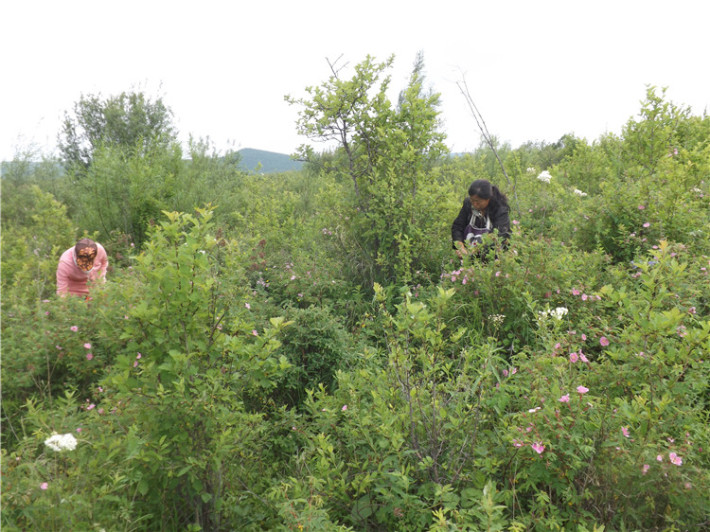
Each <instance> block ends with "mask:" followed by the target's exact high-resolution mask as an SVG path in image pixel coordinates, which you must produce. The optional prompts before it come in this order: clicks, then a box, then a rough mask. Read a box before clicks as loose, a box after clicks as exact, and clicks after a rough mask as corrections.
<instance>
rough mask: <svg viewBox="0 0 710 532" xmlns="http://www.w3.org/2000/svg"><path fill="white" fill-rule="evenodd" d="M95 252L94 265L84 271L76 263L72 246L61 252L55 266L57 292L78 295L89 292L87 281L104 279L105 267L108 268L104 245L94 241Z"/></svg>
mask: <svg viewBox="0 0 710 532" xmlns="http://www.w3.org/2000/svg"><path fill="white" fill-rule="evenodd" d="M96 246H97V248H98V249H97V253H96V258H95V259H94V267H93V268H92V269H91V270H90V271H88V272H85V271H83V270H81V269H80V268H79V266H77V264H76V256H75V255H74V253H75V251H74V246H72V247H70V248H69V249H68V250H66V251H65V252H64V253H62V256H61V258H60V259H59V265H58V266H57V294H60V295H63V294H74V295H78V296H83V295H87V294H88V293H89V285H88V282H89V281H92V282H94V281H97V280H99V279H100V280H101V281H103V282H105V281H106V269H107V268H108V256H107V255H106V250H105V249H104V247H103V246H102V245H101V244H99V243H98V242H97V243H96Z"/></svg>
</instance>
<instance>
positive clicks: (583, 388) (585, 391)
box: [577, 386, 589, 395]
mask: <svg viewBox="0 0 710 532" xmlns="http://www.w3.org/2000/svg"><path fill="white" fill-rule="evenodd" d="M588 391H589V388H586V387H584V386H577V393H581V394H583V395H584V394H585V393H587V392H588Z"/></svg>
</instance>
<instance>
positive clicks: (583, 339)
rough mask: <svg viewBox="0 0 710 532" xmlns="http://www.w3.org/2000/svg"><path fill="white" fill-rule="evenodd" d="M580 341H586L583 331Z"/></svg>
mask: <svg viewBox="0 0 710 532" xmlns="http://www.w3.org/2000/svg"><path fill="white" fill-rule="evenodd" d="M582 341H583V342H586V341H587V335H586V334H584V333H582Z"/></svg>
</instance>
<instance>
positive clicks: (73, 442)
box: [2, 93, 710, 531]
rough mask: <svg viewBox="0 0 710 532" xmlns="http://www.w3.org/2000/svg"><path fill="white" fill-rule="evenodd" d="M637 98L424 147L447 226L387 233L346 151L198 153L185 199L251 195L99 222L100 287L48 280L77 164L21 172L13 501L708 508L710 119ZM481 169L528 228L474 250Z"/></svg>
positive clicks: (15, 202)
mask: <svg viewBox="0 0 710 532" xmlns="http://www.w3.org/2000/svg"><path fill="white" fill-rule="evenodd" d="M643 105H644V107H643V109H642V113H641V115H640V117H639V118H638V119H633V120H631V121H630V122H629V123H628V124H627V127H625V128H624V132H623V134H622V135H621V136H615V135H606V136H604V137H602V138H601V139H600V140H599V141H597V142H594V143H592V144H587V143H586V142H585V141H581V140H580V139H570V138H566V139H565V140H564V142H562V140H561V141H560V142H559V143H557V144H556V145H554V146H550V145H548V146H541V147H540V148H539V150H538V149H537V148H534V147H533V148H531V147H530V146H528V147H526V148H525V149H521V150H517V151H512V150H510V148H509V147H506V146H501V147H500V154H501V155H502V156H503V160H504V164H505V165H506V168H507V169H508V173H509V174H510V175H511V178H512V180H511V183H510V184H508V183H507V182H506V181H505V179H504V177H503V176H502V175H501V173H500V168H499V167H498V165H497V161H496V160H495V158H494V157H493V155H492V154H491V153H488V152H481V151H480V150H479V152H478V153H477V154H474V155H471V156H466V157H461V158H450V159H447V160H446V161H443V162H442V164H441V165H440V166H434V167H433V168H431V169H429V170H427V171H426V172H424V173H421V174H417V175H422V176H425V177H426V178H427V179H430V180H431V181H432V183H429V184H428V186H427V188H426V190H428V191H433V193H432V194H431V195H427V196H426V197H422V198H420V199H421V200H422V202H421V203H420V205H421V206H422V207H423V208H422V211H421V213H420V214H424V216H423V217H422V218H419V221H418V223H420V222H422V223H423V225H422V226H418V228H417V231H416V232H412V233H406V232H400V233H401V234H399V235H397V234H394V233H392V234H388V235H386V236H387V238H388V242H389V244H388V245H387V246H384V247H379V248H377V249H380V250H383V251H382V253H381V254H380V256H378V257H367V256H366V254H365V251H366V250H363V249H358V247H357V246H358V245H359V244H358V242H362V241H363V240H358V238H357V237H358V236H361V235H358V231H367V230H369V227H368V226H367V223H364V224H361V225H358V224H354V223H352V218H347V217H348V216H349V214H348V209H347V206H348V201H349V200H348V198H345V197H344V195H343V194H344V190H345V188H344V187H345V184H349V177H346V178H345V179H344V180H343V176H347V171H345V170H344V169H343V167H339V166H338V165H339V164H341V163H342V162H343V161H344V160H345V159H344V158H343V157H341V154H338V153H334V154H324V156H323V157H322V159H323V162H324V164H327V165H329V167H331V168H334V172H332V173H328V174H327V175H326V174H323V173H320V172H319V171H311V170H313V169H311V170H309V173H304V174H303V175H291V176H279V178H277V179H272V178H271V176H256V175H254V176H245V175H242V174H240V173H239V172H235V169H234V167H233V165H232V163H231V162H229V161H226V160H225V161H216V160H210V158H209V157H206V156H205V155H204V154H202V155H201V156H200V157H201V159H200V160H199V161H193V164H192V165H190V166H189V168H182V167H180V168H177V169H176V174H175V175H176V176H182V177H181V178H180V179H177V180H176V181H175V186H176V187H177V188H178V189H179V190H177V191H176V196H175V198H178V199H179V201H180V202H181V205H185V206H190V205H191V199H190V194H196V196H195V197H198V196H199V200H200V201H205V202H209V201H212V200H214V203H217V202H219V203H220V204H221V205H225V206H228V210H227V212H224V211H222V212H220V210H219V209H218V211H217V216H216V217H215V215H214V214H213V213H212V211H211V208H205V209H199V210H197V211H196V212H195V213H193V214H180V213H163V214H162V216H161V217H160V218H158V219H154V220H152V221H150V220H144V221H145V222H146V226H145V228H146V230H147V231H148V232H147V233H146V234H145V235H144V236H146V238H147V241H146V245H145V246H142V247H141V248H140V249H137V248H136V247H135V246H134V247H131V246H130V243H131V241H130V240H129V239H128V237H127V236H126V235H125V234H121V233H118V232H114V233H108V234H106V235H100V238H99V240H105V241H106V246H107V249H112V250H113V251H112V253H113V254H114V255H116V257H117V260H115V261H113V262H112V264H114V266H115V268H114V271H112V272H111V273H110V275H109V279H108V282H107V283H106V285H105V286H103V287H102V288H101V289H99V290H96V291H95V292H93V293H92V299H91V300H90V301H85V300H83V299H80V298H65V299H58V298H56V297H55V296H53V294H52V292H53V289H52V285H53V272H54V268H55V267H56V259H58V252H59V250H60V249H61V248H62V247H63V246H62V245H60V244H59V243H61V242H63V241H64V240H63V239H66V240H67V242H66V245H67V247H68V245H70V244H71V241H72V240H73V239H74V237H75V236H76V235H75V234H74V230H73V229H72V223H74V222H75V220H72V221H71V222H70V221H69V219H68V215H67V211H65V210H64V209H63V205H61V204H59V203H57V202H56V201H55V200H54V199H52V198H51V196H49V195H47V194H46V190H48V188H49V186H50V184H51V186H52V187H56V188H57V190H62V187H64V186H65V185H66V183H64V182H62V183H60V185H61V186H59V185H57V181H56V179H53V180H45V181H46V182H44V181H42V186H43V187H44V188H43V190H35V191H32V192H30V193H28V194H27V195H25V196H23V197H22V198H20V197H19V196H18V195H17V193H22V194H25V193H26V192H27V191H28V190H29V189H26V188H24V184H23V183H20V182H14V181H12V182H9V183H10V184H11V186H7V184H8V182H6V181H4V180H3V219H2V223H3V225H2V238H3V243H2V246H3V254H2V260H3V264H2V266H3V279H2V288H3V298H2V305H3V309H2V310H3V320H2V334H3V356H2V364H3V368H2V369H3V404H2V409H3V414H2V415H3V419H2V426H3V434H2V443H3V447H2V473H3V490H2V508H3V512H2V524H3V526H4V527H5V528H8V529H27V530H64V529H72V530H101V529H102V528H103V529H107V530H108V529H126V530H175V529H179V530H195V531H196V530H223V529H240V530H265V529H268V530H277V529H287V528H288V529H296V530H300V529H304V530H305V529H318V530H353V529H362V528H370V529H383V530H384V529H387V530H400V529H401V530H435V531H444V530H452V529H456V530H481V529H486V530H535V529H545V530H550V529H576V530H601V529H602V528H604V529H608V530H625V529H632V530H695V529H704V528H707V527H708V519H707V510H706V509H707V508H708V507H709V506H710V500H708V493H710V479H709V478H708V471H709V470H710V469H709V467H708V466H709V465H710V464H708V453H707V449H708V446H709V445H710V442H709V441H708V439H709V437H708V432H707V411H708V400H709V397H710V395H709V394H708V384H707V383H708V376H709V375H708V360H707V355H708V353H709V352H710V339H709V336H710V322H708V319H707V317H708V314H709V313H710V297H709V295H708V291H707V286H708V281H709V278H708V269H710V227H709V225H708V216H709V214H708V213H710V209H708V208H707V207H708V176H709V175H710V174H708V172H710V163H709V162H708V161H710V158H708V156H707V155H708V153H710V152H709V151H708V150H710V147H709V146H710V145H709V144H708V138H709V137H708V135H709V134H710V120H709V119H708V118H707V117H703V118H700V117H692V116H690V115H689V113H687V112H686V111H685V110H683V109H680V108H675V107H674V106H672V105H667V104H666V103H665V102H664V101H663V100H662V99H659V98H657V97H656V94H655V93H650V94H649V95H648V97H647V102H645V103H644V104H643ZM526 150H527V151H526ZM536 150H537V151H536ZM198 158H199V157H198ZM135 164H136V165H137V166H138V167H140V168H141V172H142V174H141V175H144V176H149V175H153V172H152V170H151V165H150V161H147V160H146V161H139V160H136V161H135ZM174 164H175V165H177V166H180V165H181V164H182V163H181V162H180V161H179V160H178V159H175V161H174ZM160 167H161V166H160V164H158V166H157V167H156V168H160ZM28 168H29V167H28ZM388 168H389V167H387V166H386V165H385V166H384V167H382V168H380V169H379V170H378V171H379V172H380V174H377V175H381V176H383V177H387V178H394V177H396V175H395V174H391V175H386V174H385V173H382V172H386V171H387V169H388ZM528 168H530V169H531V170H530V171H528ZM117 170H118V169H117ZM177 170H179V171H177ZM420 170H422V171H424V168H423V167H422V168H421V169H420ZM237 174H239V175H237ZM18 175H20V174H18ZM22 175H24V174H22ZM186 176H188V177H189V178H186ZM480 176H489V177H491V178H492V179H493V180H494V181H495V182H496V184H498V185H499V186H501V189H502V190H503V191H504V192H505V193H506V194H508V197H509V199H510V200H511V207H512V210H511V222H512V228H513V235H512V237H511V239H510V242H509V245H508V247H507V248H505V249H504V248H503V247H501V246H500V245H499V244H500V243H499V242H498V243H496V242H495V241H494V240H493V239H489V241H488V242H487V243H488V244H491V245H492V249H491V252H490V253H489V254H487V255H486V256H485V257H480V258H478V259H476V260H472V261H471V260H468V261H465V262H461V261H459V260H458V259H457V258H456V257H455V255H454V254H453V253H452V251H451V249H450V245H451V243H450V241H449V238H448V230H449V227H450V223H451V220H452V219H453V217H455V215H456V213H457V212H458V209H459V208H460V202H461V199H462V198H463V197H464V196H465V191H466V187H467V186H468V184H469V183H470V181H472V180H473V178H474V177H480ZM55 177H56V178H57V179H59V177H58V176H55ZM193 178H194V179H193ZM233 178H234V179H233ZM23 179H24V178H23ZM38 182H39V181H38ZM195 183H213V184H214V185H215V188H214V194H212V193H211V190H212V189H210V187H202V188H200V187H197V188H199V194H198V193H197V191H196V189H195V187H196V185H195ZM387 183H389V181H387V179H385V180H383V181H382V184H383V185H384V184H387ZM15 185H18V186H15ZM183 187H186V188H183ZM190 187H192V188H190ZM422 190H424V189H422ZM378 194H379V196H378V198H379V199H378V201H381V202H382V203H381V204H379V205H378V208H379V209H381V212H384V213H387V212H389V210H390V209H389V207H388V205H390V203H388V202H392V203H391V205H394V204H396V202H397V201H398V199H397V197H395V196H396V195H397V194H399V191H398V190H395V191H394V192H392V194H390V192H388V190H387V187H383V188H382V189H381V190H378ZM585 194H586V195H585ZM143 196H144V195H143ZM217 196H219V197H217ZM171 197H172V196H171ZM144 199H145V198H144ZM218 200H220V201H218ZM23 201H24V203H23ZM24 207H27V208H26V209H25V208H24ZM232 209H233V210H232ZM372 212H375V211H372ZM402 212H403V211H402ZM150 213H151V216H152V215H154V214H156V212H155V211H154V210H150ZM274 213H278V215H276V216H275V215H274ZM350 214H352V213H350ZM79 218H81V217H78V218H77V219H79ZM358 220H359V222H358V223H360V222H363V218H359V219H358ZM365 221H367V220H365ZM373 222H376V223H373V225H372V229H373V231H374V232H373V233H372V234H369V235H367V237H368V238H370V237H372V236H376V234H379V235H382V234H383V232H384V231H387V230H388V228H389V226H388V223H387V219H386V217H385V218H380V219H377V220H373ZM82 229H83V228H82ZM94 229H95V228H94ZM37 232H39V234H38V235H36V233H37ZM402 234H408V235H409V237H410V238H409V240H408V239H407V238H404V237H402ZM413 235H415V239H416V241H414V240H412V238H411V237H412V236H413ZM34 236H37V239H36V240H35V239H34ZM35 242H39V243H40V244H41V247H37V246H35V247H32V246H30V245H29V244H30V243H35ZM372 249H374V248H372ZM35 250H38V251H37V253H35ZM117 253H120V254H121V257H118V255H117ZM378 269H379V270H380V272H387V275H388V276H392V277H388V279H392V282H391V283H388V284H386V285H383V286H377V287H375V286H373V285H371V284H368V283H367V282H364V281H363V280H365V279H374V278H377V275H378V272H377V271H376V270H378ZM70 436H71V437H70ZM57 449H59V450H57Z"/></svg>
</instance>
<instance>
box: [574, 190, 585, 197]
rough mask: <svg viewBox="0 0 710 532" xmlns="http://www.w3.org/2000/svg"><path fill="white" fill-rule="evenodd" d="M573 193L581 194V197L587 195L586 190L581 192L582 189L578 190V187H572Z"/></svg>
mask: <svg viewBox="0 0 710 532" xmlns="http://www.w3.org/2000/svg"><path fill="white" fill-rule="evenodd" d="M574 193H575V194H577V196H582V197H584V196H586V195H587V193H586V192H582V191H581V190H579V189H578V188H575V189H574Z"/></svg>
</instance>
